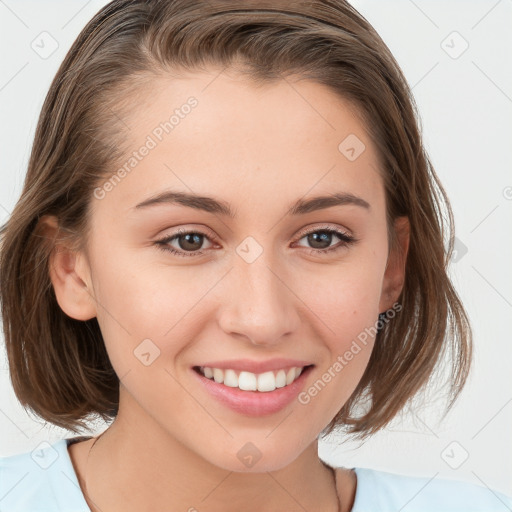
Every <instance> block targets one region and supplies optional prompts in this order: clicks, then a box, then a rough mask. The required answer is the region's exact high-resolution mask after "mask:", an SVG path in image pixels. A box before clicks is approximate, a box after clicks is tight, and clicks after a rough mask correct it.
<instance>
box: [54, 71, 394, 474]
mask: <svg viewBox="0 0 512 512" xmlns="http://www.w3.org/2000/svg"><path fill="white" fill-rule="evenodd" d="M290 84H292V82H290V81H284V80H283V81H281V82H278V83H274V84H272V85H265V86H263V87H256V86H255V85H254V84H252V83H251V82H250V81H248V80H247V79H244V78H240V77H239V76H238V77H237V76H236V75H235V74H228V73H227V72H224V73H221V74H220V75H219V74H218V72H217V71H216V72H211V73H207V72H205V73H201V74H199V73H198V74H192V75H189V76H187V77H186V78H185V77H183V78H180V79H169V80H164V79H161V80H160V81H158V82H155V84H154V85H153V86H152V87H151V90H146V91H145V93H144V95H141V96H140V97H139V98H138V99H137V100H138V101H137V104H138V105H139V106H138V107H137V105H135V107H134V110H133V112H132V113H131V114H130V116H129V117H128V118H125V119H123V121H124V122H125V123H126V125H127V126H128V127H129V130H127V131H126V135H127V137H128V145H129V147H130V150H129V151H128V152H127V154H126V159H125V160H124V161H123V162H120V163H118V165H117V166H116V167H113V168H112V174H111V175H109V176H107V179H106V180H105V181H104V182H102V183H100V184H99V186H98V188H97V189H96V191H95V193H94V197H93V198H92V199H91V201H92V203H91V212H92V217H91V222H92V230H91V233H92V234H91V238H90V239H89V243H88V246H87V250H86V252H84V253H82V254H79V255H78V259H77V260H76V261H77V263H76V266H75V267H74V272H76V274H77V275H78V277H79V280H81V281H83V283H85V285H86V291H87V294H85V293H84V290H85V287H82V288H81V289H80V290H81V291H77V290H76V289H75V290H71V289H72V287H71V285H70V286H69V287H68V288H67V290H68V291H65V290H66V286H61V284H59V280H58V278H56V277H55V276H53V277H52V280H53V282H54V285H55V287H56V291H57V295H58V300H59V303H60V305H61V307H62V308H63V309H64V310H65V311H66V312H67V313H68V314H70V315H71V316H74V317H75V318H81V319H86V318H90V317H92V316H96V317H97V319H98V322H99V325H100V327H101V331H102V333H103V337H104V340H105V344H106V348H107V351H108V354H109V357H110V360H111V362H112V365H113V367H114V369H115V371H116V373H117V374H118V376H119V377H120V378H121V402H120V404H121V405H120V415H121V414H125V415H126V416H130V414H132V418H133V422H137V421H140V422H141V424H142V422H143V421H144V425H146V426H147V425H148V424H151V425H152V426H154V428H155V430H158V431H159V432H160V433H165V434H166V435H169V436H171V437H172V438H174V439H176V440H177V441H179V443H181V445H183V446H184V447H185V448H187V449H189V450H190V451H191V452H194V453H195V454H197V455H199V456H200V457H201V458H203V459H205V460H207V461H209V462H210V463H212V464H215V465H216V466H219V467H222V468H225V469H228V470H234V471H263V470H275V469H279V468H281V467H284V466H285V465H287V464H289V463H290V462H292V461H293V460H294V459H296V458H297V456H298V455H299V454H300V453H301V452H303V451H304V450H305V449H306V448H307V447H308V446H309V445H311V443H313V442H314V441H315V440H316V438H317V436H318V434H319V433H320V432H321V431H322V430H323V429H324V428H325V427H326V425H327V424H328V423H329V422H330V420H331V419H332V418H333V417H334V416H335V414H336V413H337V412H338V411H339V410H340V408H341V407H342V406H343V404H344V403H345V402H346V400H347V399H348V398H349V396H350V395H351V393H352V392H353V390H354V389H355V387H356V385H357V383H358V381H359V380H360V378H361V376H362V374H363V372H364V370H365V368H366V366H367V364H368V360H369V357H370V354H371V351H372V348H373V343H374V339H373V332H374V331H372V330H371V328H372V327H374V326H375V323H376V320H377V318H378V314H379V313H380V312H382V311H384V310H385V309H386V308H390V307H391V306H392V305H393V302H394V300H395V299H396V296H397V295H398V293H399V291H400V290H399V288H400V286H401V279H402V277H403V276H402V275H401V273H400V270H399V269H398V270H397V268H398V267H397V265H395V264H394V263H393V260H392V258H393V257H394V256H393V254H394V253H391V254H390V258H389V259H388V249H389V247H388V239H387V226H386V216H385V191H384V185H383V181H382V178H381V176H380V175H379V172H378V166H379V164H378V158H377V154H376V151H375V149H374V146H373V144H372V142H371V141H370V139H369V138H368V136H367V134H366V132H365V130H364V128H363V125H362V123H361V122H360V121H359V119H358V117H357V115H356V113H355V112H354V110H353V109H351V108H350V105H349V104H348V103H347V102H345V101H344V100H342V99H340V98H339V97H338V96H336V95H335V94H334V93H333V92H331V91H330V90H329V89H327V88H325V87H324V86H322V85H320V84H317V83H314V82H308V81H301V82H294V83H293V87H292V86H291V85H290ZM191 97H193V99H192V100H190V99H189V98H191ZM187 101H188V103H187ZM186 105H188V106H186ZM173 113H174V118H172V119H171V120H170V118H171V115H173ZM169 120H170V121H169ZM166 122H167V123H168V124H167V125H166V124H165V123H166ZM144 147H145V148H146V149H143V148H144ZM123 166H124V167H123ZM120 169H124V171H125V172H122V171H121V170H120ZM165 194H167V196H165ZM172 194H175V195H174V196H173V195H172ZM176 194H178V195H176ZM179 194H181V195H179ZM188 195H190V196H192V195H193V196H199V198H195V199H194V198H190V197H189V198H187V197H186V196H188ZM334 195H336V197H337V200H336V201H334V200H333V197H334ZM326 196H327V197H330V198H331V200H330V201H326V200H317V201H314V200H313V198H318V197H326ZM156 197H159V199H158V200H155V198H156ZM205 198H209V199H205ZM75 282H76V280H75ZM70 290H71V291H70ZM78 293H82V299H81V300H78V299H76V295H77V294H78ZM71 294H75V295H74V296H75V299H74V302H73V300H71V299H70V298H69V297H70V296H71ZM365 334H366V335H365ZM362 340H364V342H363V341H362ZM205 367H207V368H212V369H211V370H208V369H206V370H204V368H205ZM295 367H298V368H301V371H300V374H299V371H297V370H294V369H293V368H295ZM213 368H216V369H213ZM201 372H203V373H206V376H205V375H202V374H201ZM212 373H213V378H212V377H211V375H212ZM223 380H224V383H223ZM258 386H260V387H259V389H260V391H259V390H258ZM276 386H277V387H276ZM240 387H242V388H245V389H240ZM254 387H256V390H254ZM272 388H275V389H274V390H273V391H272V390H271V389H272ZM134 411H137V414H138V416H137V415H136V414H135V412H134ZM137 417H138V418H142V417H144V420H142V419H140V420H139V419H136V418H137ZM212 440H214V442H212ZM248 443H250V444H248ZM244 450H245V451H244ZM258 453H259V454H261V461H260V462H259V463H258V464H256V465H255V466H254V469H252V468H251V467H250V465H246V466H243V465H242V464H241V462H240V461H241V460H242V459H241V457H244V456H245V455H247V454H248V455H257V454H258Z"/></svg>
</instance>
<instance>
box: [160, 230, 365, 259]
mask: <svg viewBox="0 0 512 512" xmlns="http://www.w3.org/2000/svg"><path fill="white" fill-rule="evenodd" d="M333 237H334V238H338V239H339V240H340V242H339V243H338V244H337V245H334V246H331V243H332V241H333ZM303 238H305V239H306V240H307V242H308V243H309V244H311V245H312V247H310V248H309V249H310V250H309V252H310V253H311V254H313V253H316V254H326V253H330V252H333V251H338V250H341V249H343V248H345V247H347V246H349V245H350V244H353V243H355V242H357V240H356V239H355V238H354V237H353V236H351V235H349V234H347V233H345V232H344V231H341V230H339V229H335V228H332V227H330V226H325V227H322V228H316V229H310V230H309V231H306V232H302V233H301V234H300V238H298V239H297V240H298V241H300V240H302V239H303ZM205 240H208V241H210V242H211V241H216V238H215V237H214V236H213V235H211V234H206V233H203V232H202V231H197V230H196V231H192V230H190V231H180V232H179V233H176V234H174V235H168V236H166V237H164V238H162V239H160V240H156V241H155V244H156V245H157V247H158V248H159V249H161V250H163V251H165V252H167V253H171V254H175V255H177V256H201V255H202V254H204V252H205V251H204V250H199V249H201V248H202V245H203V243H204V241H205ZM173 242H177V245H178V247H176V246H172V245H170V244H172V243H173ZM299 247H302V246H299ZM206 249H208V247H207V248H206ZM306 249H308V248H307V247H306Z"/></svg>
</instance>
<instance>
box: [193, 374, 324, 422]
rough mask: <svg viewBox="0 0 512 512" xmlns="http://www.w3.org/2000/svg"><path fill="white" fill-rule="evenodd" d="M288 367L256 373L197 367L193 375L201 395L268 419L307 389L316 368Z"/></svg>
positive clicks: (235, 410)
mask: <svg viewBox="0 0 512 512" xmlns="http://www.w3.org/2000/svg"><path fill="white" fill-rule="evenodd" d="M314 366H315V365H314V364H309V365H306V366H289V367H283V368H279V369H275V370H272V371H265V372H261V373H253V372H249V371H246V370H237V369H234V368H218V367H215V366H194V367H192V368H191V370H192V375H194V376H195V378H196V379H197V381H198V382H199V386H200V388H201V389H202V392H206V394H207V395H208V396H209V397H212V398H214V399H215V400H216V401H217V402H218V403H219V404H220V405H222V406H224V407H227V408H229V409H231V410H232V411H234V412H236V413H238V414H242V415H244V416H251V417H257V416H266V415H270V414H274V413H277V412H279V411H281V410H283V409H284V408H285V407H287V406H288V405H290V404H291V403H292V402H293V401H294V399H296V398H297V396H298V395H299V393H300V392H301V390H302V389H303V388H304V386H305V382H306V379H307V378H308V376H309V374H310V373H311V371H312V370H313V368H314Z"/></svg>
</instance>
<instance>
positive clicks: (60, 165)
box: [0, 0, 472, 437]
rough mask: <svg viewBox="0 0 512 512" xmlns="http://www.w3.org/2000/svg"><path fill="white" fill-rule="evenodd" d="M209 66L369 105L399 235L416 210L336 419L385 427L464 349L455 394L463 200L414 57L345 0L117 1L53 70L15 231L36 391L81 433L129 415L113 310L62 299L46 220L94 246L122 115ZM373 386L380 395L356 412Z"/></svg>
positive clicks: (24, 348)
mask: <svg viewBox="0 0 512 512" xmlns="http://www.w3.org/2000/svg"><path fill="white" fill-rule="evenodd" d="M209 65H210V66H211V65H215V66H222V67H228V66H232V67H233V66H235V65H239V68H238V69H239V70H240V72H243V73H245V74H247V76H249V77H250V78H251V79H252V80H254V81H255V82H256V83H260V84H263V83H267V82H272V81H275V80H280V79H282V78H283V77H284V76H288V77H291V76H296V77H299V78H301V79H310V80H314V81H316V82H318V83H321V84H324V85H326V86H327V87H329V88H330V89H331V90H333V91H334V92H335V93H336V94H339V95H340V96H341V97H342V98H344V99H346V100H348V101H349V102H351V103H352V104H354V105H355V106H356V107H357V110H358V112H359V113H360V114H361V116H362V118H363V119H364V120H365V124H366V127H367V129H368V133H369V135H370V136H371V138H372V140H373V142H374V144H375V145H376V148H377V151H378V154H379V158H380V164H381V169H380V171H381V173H382V174H383V176H384V183H385V189H386V209H387V212H386V215H387V221H388V228H389V234H390V242H391V243H395V242H396V240H395V236H394V233H393V229H392V226H393V221H394V219H396V218H397V217H399V216H407V217H408V218H409V222H410V227H411V228H410V229H411V239H410V245H409V252H408V256H407V261H406V276H405V283H404V287H403V289H402V292H401V295H400V302H401V303H402V310H401V312H400V314H398V315H397V316H396V318H394V319H393V320H392V321H390V322H388V323H385V325H383V327H382V329H380V330H379V332H378V334H377V338H376V342H375V346H374V349H373V352H372V354H371V357H370V361H369V364H368V366H367V368H366V370H365V373H364V375H363V377H362V379H361V380H360V382H359V383H358V385H357V388H356V390H355V391H354V393H353V394H352V396H351V397H350V399H349V400H348V401H347V403H346V404H345V405H344V407H343V408H342V409H341V410H340V411H339V413H338V414H337V415H336V416H335V418H334V419H333V420H332V421H331V422H330V424H329V425H328V427H326V428H327V431H328V432H330V431H331V430H332V429H333V428H334V427H335V426H336V425H344V426H345V428H347V431H348V432H351V433H354V434H358V435H359V436H360V437H365V436H367V435H369V434H371V433H374V432H376V431H377V430H379V429H380V428H382V427H384V426H385V425H386V424H387V423H389V421H390V420H391V419H392V418H393V417H394V416H395V415H396V414H397V413H398V412H399V411H400V410H401V409H402V408H403V407H404V405H405V404H406V403H407V402H408V400H409V399H411V398H412V397H413V396H414V395H415V394H416V393H417V392H418V391H419V390H420V389H421V388H423V387H424V385H425V384H426V383H427V382H428V381H429V380H430V377H431V376H432V375H433V372H434V369H435V368H437V367H438V365H439V364H440V362H441V361H442V359H443V354H444V353H445V351H446V350H447V349H448V348H449V349H451V352H450V354H451V356H452V357H451V364H452V367H451V369H452V371H451V374H450V388H449V389H450V398H451V399H450V401H449V405H448V408H449V407H451V405H452V404H453V402H454V400H455V398H456V397H457V396H458V394H459V392H460V390H461V389H462V387H463V385H464V383H465V380H466V378H467V374H468V370H469V365H470V361H471V346H472V345H471V329H470V326H469V322H468V319H467V316H466V313H465V311H464V308H463V306H462V304H461V302H460V300H459V298H458V296H457V293H456V291H455V290H454V288H453V286H452V283H451V282H450V279H449V277H448V275H447V266H448V263H449V260H450V257H451V252H452V248H453V240H454V234H453V216H452V212H451V209H450V205H449V202H448V198H447V197H446V194H445V192H444V190H443V188H442V186H441V184H440V183H439V181H438V178H437V176H436V174H435V172H434V170H433V168H432V165H431V163H430V161H429V158H428V155H427V154H426V152H425V150H424V147H423V144H422V140H421V135H420V131H419V128H418V120H417V117H418V116H417V109H416V106H415V103H414V99H413V98H412V96H411V92H410V90H409V87H408V85H407V83H406V81H405V78H404V77H403V75H402V72H401V70H400V68H399V66H398V64H397V63H396V61H395V59H394V58H393V56H392V55H391V53H390V51H389V49H388V48H387V46H386V45H385V44H384V42H383V41H382V40H381V38H380V37H379V35H378V34H377V33H376V32H375V30H374V29H373V28H372V26H371V25H370V24H369V23H368V22H367V21H366V19H365V18H364V17H363V16H361V15H360V14H359V13H358V12H357V11H356V10H355V9H354V8H353V7H351V6H350V5H349V4H348V3H347V2H345V1H342V0H316V1H308V2H305V1H304V2H302V1H298V2H288V1H283V0H280V1H272V2H264V1H258V0H251V1H242V2H241V1H223V2H221V1H219V0H167V1H160V0H115V1H113V2H111V3H109V4H108V5H106V6H105V7H104V8H102V9H101V10H100V11H99V12H98V13H97V14H96V15H95V16H94V18H93V19H92V20H91V21H90V22H89V23H88V24H87V25H86V27H85V28H84V29H83V30H82V32H81V33H80V34H79V36H78V38H77V39H76V41H75V42H74V44H73V45H72V47H71V48H70V50H69V52H68V54H67V55H66V58H65V60H64V62H63V63H62V65H61V66H60V68H59V70H58V72H57V75H56V77H55V78H54V80H53V82H52V84H51V87H50V90H49V92H48V95H47V97H46V100H45V102H44V105H43V108H42V111H41V115H40V118H39V122H38V125H37V130H36V134H35V139H34V144H33V147H32V152H31V156H30V161H29V164H28V171H27V175H26V179H25V182H24V186H23V190H22V194H21V198H20V199H19V201H18V202H17V204H16V206H15V208H14V210H13V212H12V214H11V216H10V218H9V220H8V222H7V223H6V224H5V225H3V226H2V228H1V230H0V235H1V247H0V251H1V252H0V283H1V289H0V290H1V293H0V300H1V304H2V317H3V325H4V334H5V341H6V347H7V355H8V361H9V366H10V376H11V382H12V385H13V388H14V391H15V393H16V395H17V397H18V399H19V401H20V402H21V404H22V405H23V406H25V407H28V408H30V409H31V410H33V411H34V412H35V413H36V414H37V415H39V416H40V417H42V418H44V419H45V420H47V421H49V422H51V423H53V424H55V425H58V426H60V427H64V428H67V429H71V430H73V431H75V432H78V429H77V427H78V428H83V427H87V423H86V421H84V418H86V417H87V416H88V415H89V414H99V415H100V416H101V417H102V418H103V419H107V420H108V419H112V418H114V417H115V415H116V413H117V408H118V400H119V379H118V377H117V376H116V374H115V372H114V370H113V368H112V366H111V364H110V361H109V358H108V356H107V352H106V349H105V346H104V342H103V338H102V335H101V331H100V328H99V325H98V322H97V320H96V318H93V319H91V320H87V321H78V320H75V319H73V318H70V317H69V316H67V315H66V314H64V313H63V311H62V310H61V309H60V307H59V305H58V303H57V300H56V297H55V293H54V290H53V287H52V284H51V281H50V277H49V266H48V265H49V263H48V262H49V257H50V254H51V252H52V250H54V249H55V247H56V242H57V239H51V238H49V237H47V236H45V235H44V232H43V231H42V230H41V229H40V226H41V223H39V220H40V218H41V217H42V216H43V215H55V216H56V217H57V218H58V219H59V227H60V229H61V231H60V234H59V237H60V239H59V241H63V240H64V239H66V242H68V243H70V244H73V247H74V248H76V250H80V249H83V248H85V247H86V243H87V235H88V231H87V230H88V229H89V227H90V224H89V219H90V210H89V207H90V203H91V196H92V191H93V190H94V188H95V186H96V185H97V184H98V183H99V182H100V181H101V180H102V179H104V177H105V176H107V175H109V174H110V173H111V172H112V169H113V164H114V162H115V161H116V159H119V158H121V156H122V155H123V151H124V148H123V126H122V122H121V121H120V118H122V116H123V113H124V112H127V111H128V109H129V108H130V107H131V104H130V103H129V102H128V100H129V99H131V98H133V95H134V94H135V92H136V91H137V90H138V89H139V88H140V87H143V86H144V85H145V84H147V83H150V82H151V80H152V79H154V78H155V77H157V76H165V74H168V73H171V72H172V73H175V72H176V71H180V70H185V71H187V70H189V71H194V70H201V69H204V68H206V67H207V66H209ZM443 207H444V208H445V211H446V213H447V218H443V212H442V209H443ZM445 243H446V248H445ZM390 246H391V245H390ZM363 398H366V399H368V398H369V399H370V401H369V406H368V407H367V409H366V410H365V412H364V414H359V415H358V416H355V415H354V412H355V410H356V409H357V407H356V406H357V405H358V404H360V403H361V401H362V399H363Z"/></svg>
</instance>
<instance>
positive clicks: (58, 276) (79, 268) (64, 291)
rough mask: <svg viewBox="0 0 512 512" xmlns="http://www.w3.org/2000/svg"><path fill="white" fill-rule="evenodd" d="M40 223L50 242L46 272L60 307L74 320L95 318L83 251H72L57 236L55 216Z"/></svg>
mask: <svg viewBox="0 0 512 512" xmlns="http://www.w3.org/2000/svg"><path fill="white" fill-rule="evenodd" d="M39 223H40V226H39V229H40V232H41V233H42V236H44V237H45V238H48V239H50V240H52V242H53V249H52V252H51V253H50V257H49V261H48V271H49V273H50V279H51V281H52V284H53V289H54V290H55V296H56V297H57V302H58V304H59V306H60V308H61V309H62V311H64V313H66V315H68V316H70V317H71V318H74V319H75V320H89V319H91V318H94V317H95V316H96V301H95V299H94V295H93V294H92V291H93V290H92V285H91V280H90V275H91V272H90V268H89V264H88V262H87V259H86V257H85V254H83V253H82V252H75V251H73V250H71V249H70V248H69V247H68V246H67V245H66V243H65V242H64V241H63V240H64V239H62V238H60V237H59V233H60V229H59V224H58V220H57V218H56V217H55V216H50V215H45V216H43V217H42V218H41V219H40V220H39ZM59 238H60V240H59Z"/></svg>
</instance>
